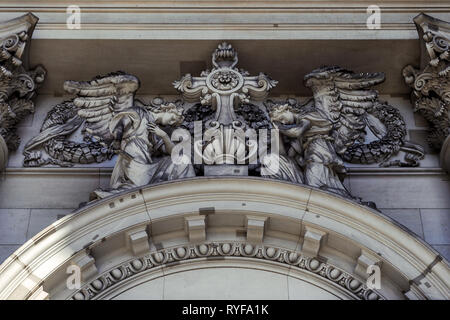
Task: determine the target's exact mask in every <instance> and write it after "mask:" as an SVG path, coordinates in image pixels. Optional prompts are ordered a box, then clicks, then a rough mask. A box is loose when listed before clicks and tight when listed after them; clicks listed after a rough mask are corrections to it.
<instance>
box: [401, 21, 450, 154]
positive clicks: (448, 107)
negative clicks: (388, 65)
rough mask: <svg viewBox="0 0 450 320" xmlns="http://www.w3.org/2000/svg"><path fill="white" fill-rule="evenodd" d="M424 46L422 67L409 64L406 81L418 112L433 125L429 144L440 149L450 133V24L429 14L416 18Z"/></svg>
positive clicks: (406, 69)
mask: <svg viewBox="0 0 450 320" xmlns="http://www.w3.org/2000/svg"><path fill="white" fill-rule="evenodd" d="M414 23H415V24H416V28H417V31H418V34H419V40H420V44H421V47H422V57H421V59H422V62H421V67H420V69H417V68H415V67H413V66H411V65H407V66H406V67H405V68H404V69H403V71H402V74H403V77H404V80H405V83H406V84H407V85H409V86H410V87H411V88H412V89H413V91H412V94H411V100H412V101H411V102H412V103H413V106H414V112H418V113H420V114H421V115H422V116H423V117H424V118H425V119H426V120H427V121H428V122H429V124H430V132H429V135H428V139H427V140H428V144H429V145H430V147H431V148H432V149H434V150H436V151H440V150H441V148H442V146H443V143H444V141H445V139H446V138H447V137H448V135H449V133H450V113H449V112H450V73H449V70H450V59H449V56H450V51H449V45H450V25H449V23H448V22H445V21H442V20H439V19H435V18H433V17H430V16H428V15H426V14H420V15H418V16H417V17H415V18H414Z"/></svg>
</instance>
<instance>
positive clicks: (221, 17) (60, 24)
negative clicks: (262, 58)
mask: <svg viewBox="0 0 450 320" xmlns="http://www.w3.org/2000/svg"><path fill="white" fill-rule="evenodd" d="M77 3H78V5H79V6H80V8H81V12H82V15H81V23H82V26H81V29H79V30H69V29H67V27H66V25H65V23H66V19H67V17H68V14H67V13H66V8H67V6H68V5H72V4H73V3H71V2H70V1H58V2H55V1H47V2H38V1H29V2H25V3H23V4H22V5H17V3H16V2H14V3H13V2H10V3H8V2H7V3H3V4H2V5H1V6H0V18H1V17H2V16H3V17H4V19H7V18H10V17H13V16H16V15H18V14H21V13H24V12H28V11H31V12H35V13H36V14H38V15H39V18H40V24H39V25H38V26H37V30H36V35H35V37H36V38H37V39H192V40H197V39H198V40H200V39H223V38H227V39H416V38H417V34H416V33H415V32H414V26H413V25H412V24H411V22H410V21H411V20H412V18H413V17H414V16H416V15H417V14H418V13H419V12H427V13H431V14H434V15H437V16H439V17H441V18H443V19H446V18H448V17H449V16H450V5H447V4H443V3H442V2H439V1H435V2H427V1H413V2H410V1H379V2H378V3H377V4H378V5H379V6H380V8H381V12H382V16H381V23H382V29H380V30H369V29H368V28H367V26H366V20H367V18H368V16H369V15H368V13H367V11H366V10H367V7H368V6H369V5H372V4H373V3H372V2H371V1H359V2H349V1H246V2H245V3H242V2H237V1H230V2H227V4H226V5H224V3H223V2H220V1H179V2H178V1H177V2H176V3H174V2H173V1H141V2H133V5H132V6H131V5H130V3H129V2H123V1H117V2H112V3H110V2H105V1H81V2H77ZM224 32H226V33H227V34H226V37H225V36H224Z"/></svg>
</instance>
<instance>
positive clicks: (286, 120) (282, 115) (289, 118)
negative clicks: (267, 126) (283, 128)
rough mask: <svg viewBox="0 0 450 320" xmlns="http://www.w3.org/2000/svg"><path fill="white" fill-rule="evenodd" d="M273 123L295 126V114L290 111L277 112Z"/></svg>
mask: <svg viewBox="0 0 450 320" xmlns="http://www.w3.org/2000/svg"><path fill="white" fill-rule="evenodd" d="M272 121H275V122H280V123H282V124H293V123H294V121H295V117H294V114H293V113H292V111H290V110H284V111H283V112H277V113H276V114H275V115H273V117H272Z"/></svg>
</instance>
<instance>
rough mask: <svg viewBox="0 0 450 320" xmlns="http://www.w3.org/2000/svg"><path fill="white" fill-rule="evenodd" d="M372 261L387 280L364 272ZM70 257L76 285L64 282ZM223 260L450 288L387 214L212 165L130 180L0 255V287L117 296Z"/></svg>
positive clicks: (344, 290) (353, 280)
mask: <svg viewBox="0 0 450 320" xmlns="http://www.w3.org/2000/svg"><path fill="white" fill-rule="evenodd" d="M372 264H374V265H378V266H379V267H380V268H381V287H380V289H373V290H372V289H370V288H368V287H367V284H366V279H367V277H368V274H367V273H366V272H365V271H366V269H367V267H368V266H369V265H372ZM69 265H76V266H78V267H79V268H80V270H81V278H82V283H81V288H80V289H79V290H76V289H72V290H71V289H68V288H67V287H66V279H67V276H68V275H67V274H66V270H67V267H68V266H69ZM223 267H232V268H243V269H250V270H260V271H261V270H264V271H266V272H275V273H277V274H285V275H286V276H287V277H294V278H297V279H308V280H307V281H308V282H309V283H312V284H314V285H315V286H316V287H320V288H322V289H323V290H326V291H327V292H332V293H333V295H334V296H335V297H337V298H341V299H405V298H409V299H449V298H450V296H449V292H450V290H449V288H450V269H449V266H448V263H447V262H446V261H445V260H443V258H442V257H441V256H440V255H439V254H438V253H437V252H436V251H434V250H433V249H432V248H431V247H430V246H429V245H427V244H426V243H424V242H423V241H422V240H420V239H419V238H418V237H416V236H414V235H413V234H412V233H410V232H409V231H407V230H405V229H404V228H402V227H400V226H399V225H398V224H396V223H394V222H393V221H392V220H390V219H389V218H387V217H386V216H384V215H382V214H380V213H378V212H376V211H373V210H371V209H369V208H367V207H363V206H361V205H358V204H356V203H354V202H351V201H349V200H346V199H344V198H340V197H338V196H336V195H332V194H329V193H326V192H323V191H320V190H317V189H312V188H307V187H304V186H300V185H295V184H291V183H286V182H281V181H275V180H265V179H261V178H248V177H246V178H227V177H212V178H194V179H185V180H179V181H173V182H169V183H162V184H158V185H152V186H148V187H145V188H142V189H133V190H130V191H128V192H126V193H122V194H118V195H116V196H114V197H111V198H106V199H103V200H101V201H98V202H94V203H92V204H90V205H88V206H86V207H84V208H81V209H79V210H78V211H76V212H74V213H73V214H71V215H68V216H66V217H65V218H63V219H61V220H58V221H57V222H55V223H53V224H52V225H51V226H49V227H48V228H46V229H45V230H43V231H42V232H40V233H39V234H38V235H36V236H35V237H33V238H32V239H31V240H29V241H28V242H27V243H25V244H24V245H23V246H22V247H21V248H20V249H18V250H17V251H16V252H15V253H14V254H13V255H12V256H11V257H9V258H8V259H7V260H6V261H5V262H4V263H3V264H2V265H1V266H0V299H36V298H37V299H42V298H50V299H77V300H79V299H109V298H113V297H117V296H118V295H120V294H121V293H123V292H125V291H127V290H131V289H130V288H136V287H138V286H139V285H141V284H142V283H147V284H150V285H151V284H152V282H151V281H153V280H154V279H157V278H160V277H164V276H168V275H170V274H174V273H179V272H186V271H190V270H199V269H202V270H203V269H211V270H216V269H215V268H223ZM208 281H209V280H208ZM210 281H211V282H210V283H211V285H213V286H216V285H218V284H219V282H217V281H216V280H214V278H212V279H211V280H210ZM249 285H250V286H251V285H252V284H251V283H250V284H249ZM155 290H156V289H155ZM211 290H213V289H211ZM162 292H165V293H164V295H162ZM177 292H178V293H179V290H178V291H177ZM169 293H170V292H169V291H167V290H166V291H161V296H160V297H161V298H167V299H170V298H171V297H172V296H170V294H169ZM199 294H200V293H199ZM233 294H234V296H235V297H236V298H239V292H235V293H233ZM172 298H173V297H172ZM200 298H201V297H200ZM203 298H206V297H203Z"/></svg>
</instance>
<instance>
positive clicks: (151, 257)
mask: <svg viewBox="0 0 450 320" xmlns="http://www.w3.org/2000/svg"><path fill="white" fill-rule="evenodd" d="M212 257H219V258H220V257H227V258H228V257H229V258H235V257H244V258H253V259H262V260H267V261H274V262H278V263H282V264H287V265H289V266H292V267H294V268H298V269H300V270H302V271H306V272H310V273H313V274H315V275H317V276H319V277H322V278H325V279H327V280H330V281H331V282H333V283H334V284H336V285H338V286H340V287H341V290H344V291H349V293H351V295H353V297H354V298H359V299H363V300H378V299H384V297H382V296H381V295H380V294H379V293H377V292H376V291H375V290H371V289H369V288H367V286H366V285H365V284H364V283H362V282H361V281H360V280H358V279H356V278H355V277H354V276H352V275H351V274H349V273H347V272H345V271H343V270H340V269H339V268H336V267H334V266H333V265H331V264H328V263H325V262H321V261H319V260H318V259H316V258H311V257H307V256H304V255H301V253H300V252H297V251H291V250H286V249H283V248H279V247H274V246H263V245H253V244H250V243H246V242H236V243H233V242H212V243H202V244H200V245H188V246H180V247H175V248H170V249H165V250H160V251H157V252H154V253H151V254H147V255H145V256H144V257H141V258H138V259H134V260H132V261H128V262H126V263H124V264H122V265H120V266H118V267H117V268H115V269H113V270H110V271H108V272H105V273H104V274H102V275H101V276H99V277H97V278H96V279H95V280H93V281H92V282H91V283H89V284H87V285H85V286H84V287H83V288H82V289H80V290H79V291H77V292H76V293H75V294H73V295H72V296H71V297H70V299H73V300H92V299H96V298H97V297H98V296H99V295H101V294H104V293H105V292H107V291H108V290H110V288H111V287H113V286H115V285H116V284H118V283H120V282H122V281H127V280H128V279H129V278H131V277H133V276H134V275H136V274H140V273H142V272H146V271H147V270H151V269H152V268H156V267H158V266H163V265H165V266H167V267H170V265H171V264H173V263H176V262H179V261H185V260H191V259H198V258H212Z"/></svg>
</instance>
